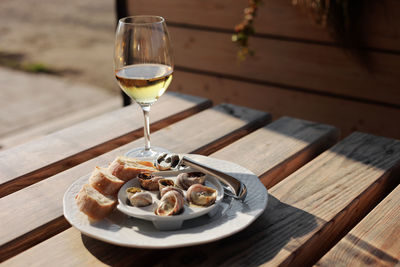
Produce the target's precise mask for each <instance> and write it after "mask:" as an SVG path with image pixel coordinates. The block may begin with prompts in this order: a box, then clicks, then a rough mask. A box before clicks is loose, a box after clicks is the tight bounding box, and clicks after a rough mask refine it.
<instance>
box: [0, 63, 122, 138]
mask: <svg viewBox="0 0 400 267" xmlns="http://www.w3.org/2000/svg"><path fill="white" fill-rule="evenodd" d="M0 84H1V90H0V107H1V112H0V125H1V127H0V137H5V136H10V135H13V134H15V133H17V132H20V131H22V130H26V129H27V128H30V127H34V126H37V125H40V124H42V123H45V122H47V121H49V120H55V119H57V118H59V117H62V116H63V115H64V114H68V113H72V112H76V111H77V110H83V109H86V108H88V107H92V106H96V105H98V103H101V102H104V101H108V100H110V99H112V98H117V96H115V95H113V94H111V93H110V92H107V91H106V90H102V89H101V88H98V87H95V86H90V85H82V84H78V83H73V82H71V81H66V80H63V79H61V78H56V77H55V76H52V75H49V74H33V73H26V72H21V71H16V70H11V69H8V68H3V67H1V68H0ZM55 100H56V101H55Z"/></svg>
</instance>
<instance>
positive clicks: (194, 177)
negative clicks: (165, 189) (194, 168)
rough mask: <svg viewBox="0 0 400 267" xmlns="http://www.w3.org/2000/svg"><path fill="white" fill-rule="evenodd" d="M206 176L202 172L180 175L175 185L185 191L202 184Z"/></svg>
mask: <svg viewBox="0 0 400 267" xmlns="http://www.w3.org/2000/svg"><path fill="white" fill-rule="evenodd" d="M205 179H206V175H205V174H204V173H202V172H188V173H181V174H179V175H178V177H177V179H176V185H177V186H179V187H180V188H182V189H183V190H187V189H188V188H189V187H190V186H191V185H194V184H204V181H205Z"/></svg>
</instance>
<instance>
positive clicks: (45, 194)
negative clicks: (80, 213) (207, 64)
mask: <svg viewBox="0 0 400 267" xmlns="http://www.w3.org/2000/svg"><path fill="white" fill-rule="evenodd" d="M269 120H270V115H269V114H268V113H266V112H260V111H255V110H251V109H245V110H244V109H243V108H241V107H237V106H234V105H228V104H225V105H220V106H217V107H215V108H212V109H208V110H205V111H203V112H200V113H197V114H195V115H193V116H190V117H189V118H187V119H184V120H181V121H179V122H177V123H174V124H172V125H170V126H168V127H166V128H163V129H162V130H160V131H157V132H155V133H153V134H152V144H153V145H158V146H162V147H165V148H167V149H169V150H171V151H174V152H177V153H189V152H192V151H195V150H196V151H199V148H203V149H206V150H207V149H209V148H208V147H207V144H208V145H209V146H214V145H218V146H219V145H220V144H219V142H218V140H220V139H221V138H223V137H227V138H229V135H230V134H233V135H236V134H237V131H238V130H244V129H246V128H249V129H254V128H255V127H256V126H255V125H258V127H262V126H264V125H265V124H266V123H267V122H268V121H269ZM88 127H89V126H88ZM143 142H144V141H143V139H138V140H136V141H134V142H132V143H129V144H126V145H124V146H122V147H120V148H118V149H115V150H113V151H110V152H108V153H105V154H103V155H101V156H100V157H97V158H94V159H92V160H89V161H86V162H85V163H82V164H80V165H78V166H75V167H73V168H71V169H69V170H66V171H64V172H61V173H59V174H57V175H55V176H52V177H50V178H48V179H46V180H44V181H41V182H38V183H36V184H33V185H31V186H29V187H26V188H24V189H22V190H19V191H17V192H15V193H13V194H10V195H8V196H5V197H3V198H1V199H0V217H1V218H4V219H2V220H0V228H1V229H6V228H8V229H9V230H8V231H6V232H5V231H2V232H0V250H1V251H2V253H1V254H0V255H1V258H0V261H1V260H4V259H6V258H8V257H10V256H12V255H15V253H18V251H21V250H23V249H26V248H27V247H30V246H32V245H33V244H36V243H38V242H40V241H42V240H45V239H46V238H48V237H50V236H52V235H54V234H55V233H58V232H60V231H62V230H63V229H65V228H66V227H68V223H67V222H66V221H65V220H63V222H64V224H63V225H62V224H60V222H59V221H58V219H59V218H63V217H62V215H63V210H62V198H63V195H64V192H65V191H66V190H67V188H68V187H69V185H70V184H72V183H73V182H74V181H75V180H76V179H78V178H79V177H81V176H83V175H86V174H88V173H90V172H91V171H92V170H93V168H94V167H95V166H99V165H100V166H101V165H106V164H108V163H110V162H111V161H112V160H113V159H114V158H115V157H116V156H118V155H121V154H124V153H125V152H126V151H128V150H129V149H131V148H133V147H138V146H142V145H143ZM10 210H13V216H9V211H10ZM53 222H55V223H57V224H58V226H59V229H54V228H52V223H53Z"/></svg>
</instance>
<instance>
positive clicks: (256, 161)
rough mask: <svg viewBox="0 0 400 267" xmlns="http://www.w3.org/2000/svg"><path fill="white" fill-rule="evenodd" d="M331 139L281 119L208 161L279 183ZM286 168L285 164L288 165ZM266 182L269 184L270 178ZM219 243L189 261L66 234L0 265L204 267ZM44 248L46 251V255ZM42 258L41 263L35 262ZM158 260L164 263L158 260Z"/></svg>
mask: <svg viewBox="0 0 400 267" xmlns="http://www.w3.org/2000/svg"><path fill="white" fill-rule="evenodd" d="M160 132H161V131H160ZM337 134H338V133H337V130H336V129H335V128H334V127H331V126H328V125H323V124H316V123H311V122H307V121H302V120H297V119H292V118H284V119H281V120H278V121H275V122H273V123H271V124H270V125H268V126H266V127H264V128H262V129H259V130H257V131H255V132H253V133H251V134H249V135H247V136H245V137H243V138H241V139H240V140H238V141H237V142H235V143H233V144H231V145H229V146H227V147H225V148H224V149H222V150H219V151H218V152H216V153H214V154H212V155H211V156H213V157H217V158H223V159H228V160H233V161H236V162H238V161H239V162H240V164H241V165H242V166H244V167H247V168H249V169H250V170H252V171H253V172H254V173H255V174H256V175H263V174H266V173H268V172H269V171H270V170H274V169H275V170H278V169H279V171H280V172H281V173H282V177H284V176H285V175H288V174H289V173H291V172H292V171H294V169H295V168H298V167H300V165H301V164H303V162H304V161H307V160H310V159H311V158H312V157H314V156H315V155H316V154H317V153H319V152H320V151H321V149H323V148H324V147H326V146H329V145H331V144H332V143H333V142H334V140H335V139H336V138H337ZM254 139H256V140H258V142H257V144H255V143H254ZM239 158H240V159H239ZM289 162H291V163H290V164H289ZM266 179H272V177H270V178H266ZM251 228H252V227H251ZM221 242H224V241H221ZM221 242H216V243H211V244H206V245H204V246H196V247H195V249H197V248H200V249H203V248H207V247H208V248H211V249H210V250H208V251H207V252H206V255H207V254H208V255H207V256H206V255H204V254H203V252H202V251H201V252H200V254H199V255H200V256H196V257H192V256H193V255H194V254H192V252H193V249H192V248H179V249H170V250H157V251H155V250H144V249H128V248H121V247H117V246H113V245H110V244H105V243H103V242H99V241H97V240H94V239H91V238H87V237H85V236H81V235H80V234H79V232H78V231H77V230H76V229H74V228H71V229H68V230H66V231H64V232H62V233H60V234H58V235H56V236H54V237H52V238H50V239H48V240H46V241H44V242H42V243H41V244H39V245H37V246H35V247H33V248H31V249H29V250H27V251H26V252H24V253H21V254H19V255H17V256H16V257H14V258H12V259H10V260H9V261H7V262H5V263H4V264H5V266H7V265H14V264H17V265H18V264H22V263H24V262H27V261H28V260H30V261H32V259H35V260H34V261H35V263H37V264H46V263H48V262H54V261H57V262H59V263H61V264H72V265H81V264H84V265H91V266H92V265H102V264H104V263H105V264H108V265H118V264H122V263H123V264H127V265H129V264H135V265H136V264H138V265H140V266H146V265H147V266H151V265H156V264H157V262H158V263H161V262H163V263H164V264H167V265H168V263H170V265H172V266H176V265H181V264H182V262H179V260H182V257H185V259H187V260H188V262H189V263H193V264H201V265H204V266H208V264H202V262H200V263H199V262H195V261H198V260H201V259H203V257H204V256H205V257H213V256H212V255H213V254H215V253H213V252H212V251H214V252H215V251H219V250H220V249H222V247H219V245H218V248H216V244H220V243H221ZM229 245H230V246H232V244H227V246H229ZM235 245H237V244H235ZM247 245H249V244H247ZM50 247H51V248H52V249H49V248H50ZM44 253H45V254H46V257H39V256H38V255H42V254H44ZM169 253H171V256H172V255H174V256H177V258H174V259H172V258H173V257H169V256H170V255H169ZM218 253H219V252H218ZM67 254H68V255H74V257H70V259H68V258H66V257H65V255H67ZM182 254H183V255H184V256H182ZM104 255H107V257H106V258H105V257H104ZM185 255H186V256H185ZM164 256H165V261H163V259H161V258H162V257H164ZM67 260H68V261H67ZM213 265H215V262H214V263H213Z"/></svg>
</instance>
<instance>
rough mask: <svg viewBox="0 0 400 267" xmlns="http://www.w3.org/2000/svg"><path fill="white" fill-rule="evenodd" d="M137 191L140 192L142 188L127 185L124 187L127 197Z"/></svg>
mask: <svg viewBox="0 0 400 267" xmlns="http://www.w3.org/2000/svg"><path fill="white" fill-rule="evenodd" d="M139 192H142V189H140V188H139V187H129V188H127V189H126V196H127V198H128V199H129V198H130V197H131V196H133V195H134V194H136V193H139Z"/></svg>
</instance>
